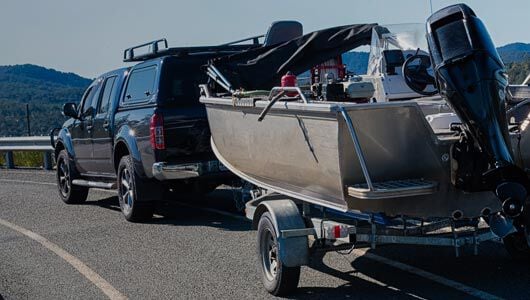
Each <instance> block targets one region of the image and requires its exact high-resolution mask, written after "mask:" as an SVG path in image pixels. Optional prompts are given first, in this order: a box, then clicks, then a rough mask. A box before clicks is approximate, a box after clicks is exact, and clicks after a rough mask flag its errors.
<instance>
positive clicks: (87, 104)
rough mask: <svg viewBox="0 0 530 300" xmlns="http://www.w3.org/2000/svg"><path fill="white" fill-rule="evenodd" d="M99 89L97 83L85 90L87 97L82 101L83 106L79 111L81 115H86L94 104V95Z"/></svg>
mask: <svg viewBox="0 0 530 300" xmlns="http://www.w3.org/2000/svg"><path fill="white" fill-rule="evenodd" d="M97 90H98V87H97V85H93V86H91V87H89V88H88V90H87V91H86V92H85V97H84V98H83V101H82V105H83V107H82V108H81V110H80V111H79V112H80V115H84V114H85V113H86V112H87V111H88V108H89V107H90V106H91V105H92V99H93V98H94V95H95V94H96V91H97Z"/></svg>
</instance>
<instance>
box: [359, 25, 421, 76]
mask: <svg viewBox="0 0 530 300" xmlns="http://www.w3.org/2000/svg"><path fill="white" fill-rule="evenodd" d="M394 49H395V50H397V49H399V50H402V51H407V50H409V51H410V50H413V51H416V50H417V49H420V50H422V53H424V54H427V53H428V49H427V39H426V38H425V25H424V24H421V23H409V24H393V25H381V26H376V27H374V29H373V30H372V42H371V44H370V58H369V62H368V72H367V73H368V74H369V75H376V74H378V73H379V72H380V68H379V67H380V62H381V56H382V53H383V51H384V50H394Z"/></svg>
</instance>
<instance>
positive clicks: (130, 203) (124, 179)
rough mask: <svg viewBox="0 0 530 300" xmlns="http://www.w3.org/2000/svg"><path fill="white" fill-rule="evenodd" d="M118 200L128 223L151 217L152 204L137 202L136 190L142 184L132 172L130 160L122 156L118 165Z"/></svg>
mask: <svg viewBox="0 0 530 300" xmlns="http://www.w3.org/2000/svg"><path fill="white" fill-rule="evenodd" d="M117 183H118V200H119V202H120V209H121V212H122V213H123V215H124V216H125V219H126V220H127V221H130V222H143V221H147V220H150V219H151V218H152V217H153V212H154V203H153V202H152V201H146V202H142V201H138V200H139V199H138V190H139V189H142V187H143V184H144V182H143V181H142V180H141V179H140V178H138V176H137V175H136V172H135V170H134V164H133V161H132V158H131V157H130V156H129V155H126V156H123V157H122V158H121V160H120V164H119V165H118V182H117Z"/></svg>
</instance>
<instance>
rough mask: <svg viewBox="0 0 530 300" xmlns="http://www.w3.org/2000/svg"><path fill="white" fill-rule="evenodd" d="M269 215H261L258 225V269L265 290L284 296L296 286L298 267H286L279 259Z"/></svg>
mask: <svg viewBox="0 0 530 300" xmlns="http://www.w3.org/2000/svg"><path fill="white" fill-rule="evenodd" d="M272 222H273V221H272V217H271V215H270V213H268V212H265V213H263V215H261V218H260V220H259V223H258V256H259V269H260V271H261V278H262V281H263V285H265V289H266V290H267V291H268V292H269V293H271V294H273V295H275V296H281V295H285V294H287V293H289V292H291V291H293V290H294V289H296V287H297V286H298V281H299V280H300V266H298V267H286V266H284V265H283V263H282V261H281V259H280V255H279V254H280V252H279V244H278V239H277V236H278V235H277V232H276V229H275V227H274V225H273V223H272Z"/></svg>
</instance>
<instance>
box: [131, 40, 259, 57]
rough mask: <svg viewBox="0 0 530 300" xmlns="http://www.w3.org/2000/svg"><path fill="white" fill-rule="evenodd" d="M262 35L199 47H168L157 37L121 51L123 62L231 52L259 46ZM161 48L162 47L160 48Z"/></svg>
mask: <svg viewBox="0 0 530 300" xmlns="http://www.w3.org/2000/svg"><path fill="white" fill-rule="evenodd" d="M262 37H264V35H257V36H253V37H249V38H246V39H242V40H237V41H233V42H230V43H225V44H221V45H217V46H199V47H174V48H169V47H168V44H167V40H166V39H165V38H164V39H158V40H154V41H151V42H147V43H144V44H140V45H137V46H134V47H130V48H127V49H125V50H124V51H123V62H137V61H145V60H148V59H151V58H156V57H161V56H166V55H177V56H184V55H208V54H210V55H211V54H233V53H236V52H241V51H245V50H248V49H252V48H257V47H261V46H262V44H261V43H260V42H259V38H262ZM247 41H252V43H247V44H242V43H243V42H247ZM141 48H147V50H146V51H145V52H144V53H142V54H139V55H137V54H135V50H138V49H141ZM161 48H162V49H161Z"/></svg>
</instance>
